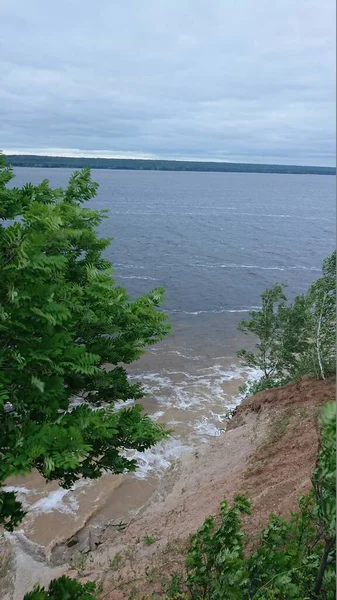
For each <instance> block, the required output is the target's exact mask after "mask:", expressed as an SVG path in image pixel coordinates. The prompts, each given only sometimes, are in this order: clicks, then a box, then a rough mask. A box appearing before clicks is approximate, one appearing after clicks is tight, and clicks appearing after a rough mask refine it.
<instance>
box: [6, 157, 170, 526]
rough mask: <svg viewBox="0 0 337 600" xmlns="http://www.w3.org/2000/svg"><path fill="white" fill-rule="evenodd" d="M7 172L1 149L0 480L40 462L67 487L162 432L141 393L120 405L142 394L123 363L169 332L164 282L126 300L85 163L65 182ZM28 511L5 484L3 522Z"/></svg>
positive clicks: (125, 467)
mask: <svg viewBox="0 0 337 600" xmlns="http://www.w3.org/2000/svg"><path fill="white" fill-rule="evenodd" d="M12 177H13V173H12V171H11V169H9V168H6V167H5V164H4V159H3V157H2V156H1V155H0V219H1V221H0V268H1V277H2V279H1V288H0V365H1V371H0V456H1V461H0V484H1V482H4V481H5V480H6V479H7V478H8V477H9V476H11V475H15V474H25V473H28V472H29V471H31V470H32V469H34V468H35V469H37V470H38V471H39V472H40V473H41V474H42V475H43V476H44V477H45V478H46V479H47V480H55V479H56V480H59V482H60V484H61V485H62V486H64V487H70V486H71V485H73V483H74V482H75V481H76V480H77V479H79V478H81V477H87V478H91V479H93V478H97V477H99V476H100V475H101V474H102V473H103V472H104V471H110V472H114V473H122V472H124V471H133V470H135V469H136V461H135V460H133V459H132V458H130V451H133V450H137V451H144V450H145V449H146V448H149V447H151V446H152V445H153V444H155V443H156V442H157V441H159V440H160V439H162V438H163V437H165V435H167V433H166V432H165V430H164V428H163V427H162V426H161V425H158V424H155V423H154V422H152V420H151V419H150V418H149V416H147V415H146V414H144V413H143V412H142V406H141V405H140V404H139V403H135V405H134V406H132V407H131V408H122V409H121V410H116V409H115V406H114V405H115V403H116V401H125V400H127V399H135V400H138V399H140V398H141V397H142V395H143V392H142V388H141V386H140V384H139V383H131V382H130V380H129V378H128V376H127V372H126V370H125V368H124V365H126V364H129V363H131V362H132V361H134V360H136V359H138V358H139V357H140V356H141V355H142V353H143V352H144V349H145V348H146V346H148V345H150V344H154V343H156V342H157V341H158V340H160V339H162V338H163V337H164V336H165V335H166V333H167V332H168V330H169V327H168V325H167V323H166V316H165V315H164V314H163V313H162V312H160V311H159V310H158V306H159V305H160V303H161V301H162V297H163V290H162V289H154V290H152V291H151V292H150V293H148V294H146V295H144V296H141V297H140V298H137V299H136V300H130V298H129V297H128V295H127V292H126V290H125V289H123V288H121V287H118V286H117V285H115V283H114V280H113V278H112V270H111V265H110V263H109V261H107V260H106V259H105V258H104V257H103V254H102V253H103V252H104V250H105V249H106V248H107V247H108V245H109V243H110V240H108V239H102V238H100V237H99V236H98V234H97V232H96V229H97V227H98V226H99V224H100V223H101V221H102V219H103V218H104V216H105V215H104V214H103V213H102V212H100V211H97V210H93V209H92V208H89V207H84V206H83V204H84V203H85V202H86V201H88V200H90V199H91V198H93V197H94V196H95V194H96V191H97V184H96V183H94V182H93V181H92V180H91V177H90V171H89V170H88V169H84V170H83V171H81V172H75V173H74V174H73V175H72V176H71V178H70V181H69V185H68V187H67V188H66V189H64V190H63V189H56V190H54V189H51V188H50V186H49V183H48V181H43V182H42V183H41V184H40V185H37V186H35V185H32V184H27V185H25V186H23V187H22V188H21V189H17V188H9V187H8V185H7V184H8V183H9V182H10V181H11V179H12ZM105 365H109V368H105ZM22 516H23V512H22V507H21V506H20V503H18V501H16V500H15V495H14V494H13V492H7V491H6V490H2V491H1V492H0V523H2V524H4V525H5V527H6V528H7V529H9V530H12V529H13V527H15V526H16V525H17V524H18V522H19V521H20V520H21V518H22Z"/></svg>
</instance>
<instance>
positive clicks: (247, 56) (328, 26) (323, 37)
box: [0, 0, 335, 166]
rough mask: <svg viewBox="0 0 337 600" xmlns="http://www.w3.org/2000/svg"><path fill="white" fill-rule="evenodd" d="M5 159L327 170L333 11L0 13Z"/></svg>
mask: <svg viewBox="0 0 337 600" xmlns="http://www.w3.org/2000/svg"><path fill="white" fill-rule="evenodd" d="M0 23H1V36H0V56H1V62H0V107H1V120H0V148H1V149H2V150H4V151H5V152H7V153H22V154H24V153H33V154H34V153H38V154H48V155H63V156H106V157H110V156H116V157H119V156H121V157H137V158H169V159H186V160H216V161H233V162H251V163H279V164H302V165H327V166H329V165H334V164H335V1H334V0H320V2H318V0H97V1H96V2H94V1H93V0H58V1H57V2H56V0H29V1H28V0H10V2H8V1H7V2H5V0H0Z"/></svg>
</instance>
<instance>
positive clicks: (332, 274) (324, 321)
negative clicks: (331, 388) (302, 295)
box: [305, 252, 336, 379]
mask: <svg viewBox="0 0 337 600" xmlns="http://www.w3.org/2000/svg"><path fill="white" fill-rule="evenodd" d="M322 271H323V276H322V277H320V278H319V279H318V280H317V281H315V282H314V283H313V284H312V285H311V286H310V288H309V291H308V294H307V303H308V311H307V320H306V324H307V327H308V337H309V338H310V341H311V343H310V347H309V352H308V356H306V357H305V359H306V362H307V363H309V367H310V371H311V372H313V373H314V374H315V375H316V376H317V377H318V378H320V379H325V378H326V377H327V376H329V375H330V374H331V373H333V372H335V370H336V252H333V254H332V255H331V256H328V257H327V258H326V259H325V261H324V262H323V267H322Z"/></svg>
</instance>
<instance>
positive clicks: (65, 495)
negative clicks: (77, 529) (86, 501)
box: [4, 479, 93, 514]
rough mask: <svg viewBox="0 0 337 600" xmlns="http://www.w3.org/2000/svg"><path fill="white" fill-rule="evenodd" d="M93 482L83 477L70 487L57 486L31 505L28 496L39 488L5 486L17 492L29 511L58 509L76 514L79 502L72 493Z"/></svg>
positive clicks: (9, 490)
mask: <svg viewBox="0 0 337 600" xmlns="http://www.w3.org/2000/svg"><path fill="white" fill-rule="evenodd" d="M92 484H93V482H92V481H88V480H84V479H81V480H79V481H77V482H76V483H75V484H74V485H73V486H72V487H71V488H70V489H64V488H57V489H56V490H53V491H52V492H50V493H49V494H47V495H46V496H43V497H42V498H40V499H39V500H37V501H36V502H34V504H32V505H31V506H29V503H28V502H27V497H29V496H30V495H32V494H33V495H35V494H39V493H40V491H39V490H35V489H33V490H29V489H27V488H25V487H24V486H5V487H4V491H6V492H16V494H17V496H18V498H19V500H20V501H21V502H22V504H23V506H24V507H25V508H28V509H29V512H34V513H36V514H48V513H51V512H53V511H55V510H57V511H59V512H63V513H71V514H76V511H77V509H78V507H79V503H78V501H77V499H76V498H75V497H74V496H73V495H72V492H74V491H75V490H77V489H79V488H82V487H85V486H88V485H92Z"/></svg>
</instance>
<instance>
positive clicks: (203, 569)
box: [186, 496, 250, 600]
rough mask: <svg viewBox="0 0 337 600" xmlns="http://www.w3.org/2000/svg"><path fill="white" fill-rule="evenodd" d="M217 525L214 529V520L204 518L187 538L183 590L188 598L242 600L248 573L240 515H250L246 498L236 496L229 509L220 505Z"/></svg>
mask: <svg viewBox="0 0 337 600" xmlns="http://www.w3.org/2000/svg"><path fill="white" fill-rule="evenodd" d="M220 511H221V523H220V526H219V527H218V528H216V520H215V518H214V517H207V519H206V520H205V522H204V524H203V525H202V526H201V527H200V529H199V530H198V532H197V533H196V534H194V535H192V537H191V541H190V547H189V550H188V553H187V558H186V564H187V573H188V575H187V587H188V589H189V590H190V593H191V596H192V598H212V600H222V598H224V597H225V596H224V593H225V592H226V598H228V600H231V599H233V600H234V599H236V598H242V597H243V596H242V595H243V593H244V590H245V589H246V587H247V582H248V573H247V570H246V568H245V563H244V552H243V551H244V545H243V544H244V534H243V532H242V531H241V519H240V517H241V515H242V514H250V505H249V502H248V501H247V499H246V498H244V497H242V496H236V498H235V500H234V504H233V507H232V508H229V506H228V503H227V502H222V503H221V507H220Z"/></svg>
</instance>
